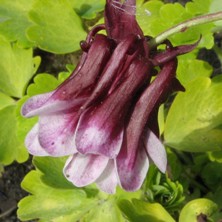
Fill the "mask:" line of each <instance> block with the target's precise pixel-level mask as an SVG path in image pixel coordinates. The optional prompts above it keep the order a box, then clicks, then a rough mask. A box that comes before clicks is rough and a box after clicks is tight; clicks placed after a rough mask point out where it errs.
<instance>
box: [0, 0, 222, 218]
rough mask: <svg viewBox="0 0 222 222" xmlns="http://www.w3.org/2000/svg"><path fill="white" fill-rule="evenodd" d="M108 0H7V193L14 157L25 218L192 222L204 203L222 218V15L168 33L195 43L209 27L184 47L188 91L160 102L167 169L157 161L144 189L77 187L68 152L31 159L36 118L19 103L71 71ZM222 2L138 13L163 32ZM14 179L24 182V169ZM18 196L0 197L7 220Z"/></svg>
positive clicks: (181, 75)
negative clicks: (29, 139) (69, 176)
mask: <svg viewBox="0 0 222 222" xmlns="http://www.w3.org/2000/svg"><path fill="white" fill-rule="evenodd" d="M104 4H105V1H104V0H97V1H96V0H91V1H85V0H78V1H77V0H54V1H52V0H45V1H42V0H29V1H28V0H16V1H8V0H0V55H1V59H0V122H1V124H0V172H1V174H2V176H1V178H0V185H1V184H3V185H2V186H0V187H2V190H0V198H1V199H0V200H1V203H3V202H7V198H9V197H10V198H11V196H10V194H9V192H12V191H11V190H10V189H7V187H5V186H7V183H6V182H5V181H7V178H6V177H5V175H8V174H7V169H13V170H16V168H15V167H14V168H10V167H11V166H14V165H13V164H15V162H17V166H18V168H19V167H20V166H21V165H22V166H26V169H25V170H24V171H23V173H27V172H28V171H30V172H28V174H27V175H26V176H25V178H24V180H23V181H22V184H21V186H22V188H23V189H24V190H25V191H27V192H28V193H29V194H30V195H29V196H27V197H25V198H23V199H22V200H21V201H20V202H19V204H18V207H19V209H18V217H19V218H20V220H22V221H26V220H33V219H37V218H39V219H40V221H55V222H58V221H97V222H98V221H104V220H106V221H107V222H109V221H111V222H112V221H127V220H128V221H153V222H156V221H157V222H160V221H162V222H164V221H166V222H171V221H178V220H179V221H180V222H186V221H187V222H188V221H189V222H192V221H197V216H198V215H199V214H200V213H203V214H205V215H207V217H208V220H209V221H210V220H211V221H219V219H221V218H222V215H221V208H220V207H221V206H222V201H221V200H222V198H221V197H222V129H221V126H222V108H221V107H222V97H221V91H222V77H221V73H222V72H221V66H220V65H221V61H222V50H221V39H222V38H221V27H222V23H221V22H216V23H210V24H204V25H199V26H196V27H193V28H191V29H189V30H187V31H186V32H182V33H177V34H175V35H173V36H172V37H170V40H171V41H172V43H173V45H181V44H189V43H193V42H195V41H196V40H197V39H198V38H199V36H200V35H202V39H201V42H200V44H199V45H198V48H197V49H196V50H194V51H193V52H192V53H189V54H187V55H184V56H180V57H179V66H178V71H177V77H178V79H179V80H180V81H181V83H182V84H183V85H184V86H185V88H186V92H185V93H178V94H177V95H176V94H175V95H172V96H171V97H170V98H169V100H168V101H167V103H166V104H164V106H162V107H161V109H160V111H159V125H160V129H161V133H162V138H163V140H164V144H165V145H166V149H167V152H168V160H169V166H168V173H167V175H166V176H165V175H161V174H160V173H159V172H158V171H157V169H156V168H155V167H153V166H152V167H151V168H150V170H149V173H148V175H147V180H146V181H145V183H144V186H143V189H142V190H141V191H138V192H135V193H126V192H124V191H122V190H121V189H118V192H117V194H115V195H112V196H109V195H106V194H104V193H102V192H100V191H99V190H98V189H97V188H96V187H95V186H94V185H92V186H89V187H86V188H83V189H79V188H75V187H73V185H72V184H70V183H69V182H67V181H66V180H65V179H64V177H63V175H62V167H63V165H64V161H65V158H51V157H41V158H40V157H35V158H34V160H33V165H34V167H32V165H30V162H26V161H27V160H28V159H30V157H29V155H28V153H27V151H26V149H25V147H24V138H25V135H26V133H27V132H28V131H29V130H30V129H31V127H32V126H33V124H34V123H35V122H36V121H37V118H33V119H24V118H22V117H21V115H20V108H21V105H22V104H23V103H24V102H25V101H26V100H27V98H28V97H30V96H32V95H36V94H39V93H44V92H48V91H50V90H53V89H54V88H56V86H58V85H59V84H60V83H61V82H62V81H64V79H65V78H67V77H68V75H69V74H70V73H71V72H72V70H73V69H74V67H75V65H76V62H77V60H78V57H79V55H80V47H79V42H80V41H81V40H83V39H85V37H86V34H87V32H88V30H89V29H90V28H91V27H92V26H93V25H95V24H97V23H102V22H103V16H102V11H103V9H104ZM220 4H221V2H220V0H204V1H201V0H193V1H189V2H188V3H186V4H185V2H184V1H180V3H178V2H177V3H169V2H164V1H159V0H151V1H143V0H138V1H137V14H136V16H137V19H138V22H139V24H140V25H141V27H142V30H143V31H144V33H145V35H150V36H156V35H158V34H159V33H161V32H162V31H164V30H166V29H168V28H170V27H172V26H173V25H175V24H178V23H179V22H182V21H184V20H187V19H189V18H193V17H196V16H198V15H203V14H206V13H211V12H215V11H217V10H219V9H220V8H221V5H220ZM146 10H148V11H149V13H150V14H149V13H146V12H147V11H146ZM215 61H216V62H215ZM18 172H19V171H18ZM14 183H18V185H19V183H20V182H19V179H18V178H17V181H14ZM26 195H27V194H26ZM46 197H47V198H46ZM20 198H21V196H19V199H20ZM206 198H207V199H206ZM14 199H15V200H16V201H17V200H18V199H16V197H14ZM189 201H194V202H189ZM187 203H188V204H187ZM16 204H17V203H16V202H13V207H11V206H9V211H7V210H8V209H5V208H3V206H1V205H0V206H1V210H2V211H3V212H2V213H1V215H0V217H2V218H3V219H4V220H7V217H5V215H6V214H4V213H5V212H8V214H9V213H10V212H11V211H10V209H12V210H13V209H14V205H16ZM9 205H10V204H9ZM194 206H195V207H194ZM10 207H11V208H10ZM193 209H197V211H195V212H194V210H193ZM13 218H14V217H13ZM13 220H15V221H16V220H17V219H13ZM9 221H10V219H9ZM11 221H12V220H11Z"/></svg>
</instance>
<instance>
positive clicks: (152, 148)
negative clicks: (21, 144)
mask: <svg viewBox="0 0 222 222" xmlns="http://www.w3.org/2000/svg"><path fill="white" fill-rule="evenodd" d="M100 29H105V30H106V32H107V36H105V35H103V34H98V31H99V30H100ZM81 47H82V50H83V54H82V57H81V59H80V62H79V64H78V65H77V67H76V69H75V71H74V72H73V73H72V74H71V75H70V77H69V78H68V79H67V80H66V81H65V82H64V83H62V84H61V85H60V86H59V87H58V88H57V89H55V90H54V91H52V92H49V93H45V94H42V95H37V96H33V97H31V98H30V99H29V100H28V101H27V102H26V103H25V104H24V105H23V107H22V115H23V116H25V117H32V116H39V121H38V123H37V124H36V125H35V126H34V127H33V129H32V130H31V131H30V132H29V133H28V135H27V137H26V141H25V144H26V146H27V148H28V151H29V152H30V153H31V154H32V155H35V156H55V157H59V156H69V157H68V159H67V162H66V164H65V167H64V175H65V176H66V178H67V179H68V180H69V181H71V182H72V183H73V184H74V185H75V186H77V187H83V186H86V185H89V184H91V183H94V182H95V183H96V184H97V186H98V187H99V188H100V189H101V190H103V191H104V192H107V193H115V190H116V186H117V185H119V186H121V187H122V188H123V189H125V190H127V191H135V190H138V189H139V188H140V187H141V185H142V183H143V181H144V179H145V177H146V174H147V171H148V169H149V164H150V160H152V162H153V163H154V164H155V165H156V166H157V167H158V168H159V170H160V171H161V172H163V173H164V172H165V171H166V166H167V156H166V151H165V148H164V146H163V144H162V143H161V141H160V140H159V138H158V123H157V112H158V108H159V106H160V104H161V103H163V102H164V100H165V99H166V97H167V95H168V94H169V93H170V92H171V91H172V90H174V89H183V87H182V86H181V85H180V84H179V82H178V80H177V79H176V78H175V75H176V67H177V60H176V56H177V55H179V54H183V53H186V52H188V51H190V50H192V49H193V48H194V47H195V44H194V45H190V46H179V47H175V48H173V47H172V46H169V45H168V47H167V49H166V51H164V52H162V53H159V54H158V53H157V51H156V50H153V51H152V56H151V55H150V54H151V53H150V49H149V47H148V45H147V42H146V38H145V37H144V35H143V32H142V31H141V29H140V27H139V26H138V24H137V22H136V19H135V0H127V1H125V2H124V3H121V1H120V0H119V1H117V0H115V1H114V0H107V4H106V8H105V25H100V26H97V27H95V28H94V29H93V30H92V31H91V32H90V33H89V35H88V37H87V39H86V41H84V42H82V43H81ZM159 65H161V66H160V68H161V71H160V72H159V73H158V74H157V77H156V78H155V80H154V81H152V82H151V83H150V81H151V77H152V73H153V70H154V66H159Z"/></svg>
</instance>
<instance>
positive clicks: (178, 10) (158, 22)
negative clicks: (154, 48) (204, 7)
mask: <svg viewBox="0 0 222 222" xmlns="http://www.w3.org/2000/svg"><path fill="white" fill-rule="evenodd" d="M193 7H195V5H194V6H193ZM141 10H144V11H145V10H148V11H149V12H150V15H147V16H144V15H141V16H140V15H137V19H138V23H139V24H140V25H141V28H142V30H143V32H144V34H145V35H149V36H153V37H155V36H157V35H158V34H160V33H161V32H163V31H166V30H167V29H169V28H171V27H173V26H174V25H177V24H179V23H181V22H184V21H186V20H188V19H191V18H193V17H196V16H197V15H196V14H195V13H196V11H195V12H194V11H191V10H186V8H184V7H183V6H182V5H181V4H179V3H174V4H163V3H162V2H161V1H148V2H146V3H145V4H143V5H142V9H140V11H141ZM199 11H201V10H199ZM201 14H205V12H203V11H201ZM213 27H214V25H213V24H204V25H198V26H195V27H192V28H189V29H187V30H185V31H184V32H179V33H176V34H174V35H173V36H170V37H169V40H170V41H171V42H172V43H173V45H181V44H187V43H193V42H195V41H197V40H198V39H199V38H200V36H202V39H201V41H200V43H199V44H198V48H201V47H206V48H211V47H212V46H213V45H214V38H213V34H212V32H211V30H212V29H213Z"/></svg>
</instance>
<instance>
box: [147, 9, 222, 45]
mask: <svg viewBox="0 0 222 222" xmlns="http://www.w3.org/2000/svg"><path fill="white" fill-rule="evenodd" d="M218 20H222V11H220V12H216V13H212V14H207V15H202V16H198V17H196V18H192V19H189V20H187V21H185V22H182V23H180V24H178V25H175V26H173V27H172V28H170V29H168V30H166V31H164V32H162V33H160V34H159V35H157V36H156V37H155V38H153V39H151V40H150V41H149V42H148V44H149V46H150V47H151V48H153V47H155V46H157V45H159V44H160V43H162V42H163V41H164V40H166V39H167V38H168V37H169V36H171V35H173V34H175V33H178V32H184V31H186V30H187V29H188V28H190V27H193V26H196V25H201V24H205V23H209V22H214V21H218Z"/></svg>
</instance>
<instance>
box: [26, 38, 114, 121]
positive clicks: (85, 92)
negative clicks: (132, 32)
mask: <svg viewBox="0 0 222 222" xmlns="http://www.w3.org/2000/svg"><path fill="white" fill-rule="evenodd" d="M110 51H111V42H110V40H108V39H107V37H105V36H104V35H96V37H95V39H94V41H93V43H92V45H91V47H90V49H89V52H88V54H87V56H86V55H85V54H84V56H83V59H82V60H83V61H81V62H80V64H79V65H78V67H77V69H76V70H75V71H74V72H73V74H72V75H71V76H70V77H69V78H68V79H67V80H66V81H65V82H63V84H61V85H60V86H59V87H58V88H57V89H56V90H54V91H52V92H50V93H45V94H41V95H37V96H33V97H31V98H30V99H29V100H28V101H27V102H26V103H25V104H24V105H23V107H22V115H23V116H25V117H31V116H35V115H41V114H49V113H53V112H59V111H63V110H66V109H69V108H71V107H75V106H79V105H81V104H83V102H85V100H86V98H87V97H88V96H89V95H90V94H91V92H92V89H93V87H94V85H95V83H96V81H97V79H98V77H99V75H100V74H101V72H102V71H103V68H104V67H105V64H106V63H107V61H108V59H109V58H110Z"/></svg>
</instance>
